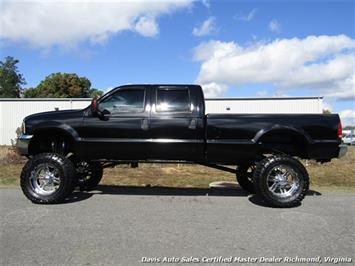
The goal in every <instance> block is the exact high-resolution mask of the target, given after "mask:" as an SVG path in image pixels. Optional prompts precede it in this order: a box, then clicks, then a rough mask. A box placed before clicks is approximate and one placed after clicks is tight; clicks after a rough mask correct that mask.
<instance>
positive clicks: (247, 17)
mask: <svg viewBox="0 0 355 266" xmlns="http://www.w3.org/2000/svg"><path fill="white" fill-rule="evenodd" d="M256 11H257V9H256V8H254V9H252V10H251V11H250V12H249V13H248V14H246V15H245V14H244V15H243V14H238V15H235V16H234V18H235V19H237V20H241V21H246V22H249V21H252V20H253V19H254V17H255V15H256Z"/></svg>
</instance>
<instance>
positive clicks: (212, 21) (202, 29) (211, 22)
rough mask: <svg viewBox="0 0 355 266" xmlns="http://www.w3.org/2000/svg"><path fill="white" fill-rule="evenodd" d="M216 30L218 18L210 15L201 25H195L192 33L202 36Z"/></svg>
mask: <svg viewBox="0 0 355 266" xmlns="http://www.w3.org/2000/svg"><path fill="white" fill-rule="evenodd" d="M216 31H217V28H216V18H215V17H209V18H208V19H206V20H205V21H204V22H203V23H202V24H201V25H200V26H198V27H194V28H193V30H192V34H193V35H195V36H198V37H201V36H206V35H209V34H211V33H213V32H216Z"/></svg>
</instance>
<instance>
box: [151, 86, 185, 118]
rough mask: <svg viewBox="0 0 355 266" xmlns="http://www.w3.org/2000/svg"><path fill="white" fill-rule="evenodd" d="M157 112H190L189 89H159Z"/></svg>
mask: <svg viewBox="0 0 355 266" xmlns="http://www.w3.org/2000/svg"><path fill="white" fill-rule="evenodd" d="M156 103H157V104H156V111H157V112H190V111H191V104H190V94H189V90H188V89H170V88H169V89H160V88H158V89H157V100H156Z"/></svg>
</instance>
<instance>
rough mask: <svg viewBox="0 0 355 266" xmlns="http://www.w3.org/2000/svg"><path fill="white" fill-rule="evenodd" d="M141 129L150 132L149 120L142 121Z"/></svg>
mask: <svg viewBox="0 0 355 266" xmlns="http://www.w3.org/2000/svg"><path fill="white" fill-rule="evenodd" d="M141 128H142V129H143V130H148V129H149V123H148V119H143V120H142V124H141Z"/></svg>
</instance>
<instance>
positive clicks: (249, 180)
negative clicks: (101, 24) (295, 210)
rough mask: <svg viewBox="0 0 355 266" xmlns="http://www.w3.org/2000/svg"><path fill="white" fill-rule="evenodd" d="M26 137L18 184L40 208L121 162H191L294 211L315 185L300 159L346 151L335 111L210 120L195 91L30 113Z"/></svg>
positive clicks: (166, 90)
mask: <svg viewBox="0 0 355 266" xmlns="http://www.w3.org/2000/svg"><path fill="white" fill-rule="evenodd" d="M22 131H23V132H22V135H21V136H20V137H19V138H18V142H17V148H18V152H19V153H20V154H22V155H25V156H27V157H28V158H29V161H28V162H27V163H26V165H25V166H24V168H23V170H22V173H21V187H22V190H23V192H24V194H25V195H26V197H27V198H28V199H30V200H31V201H33V202H35V203H56V202H59V201H62V200H64V199H65V198H66V197H67V196H68V195H69V194H70V193H71V192H72V191H73V190H74V189H75V188H76V187H80V188H81V189H92V188H93V187H95V186H96V185H97V184H98V183H99V182H100V180H101V177H102V174H103V168H105V167H108V166H112V165H115V164H120V163H132V164H135V165H136V164H137V163H140V162H145V163H149V162H179V163H183V162H186V163H197V164H202V165H206V166H209V167H215V168H217V169H221V170H225V171H229V172H233V173H235V174H236V177H237V181H238V182H239V184H240V186H241V187H242V188H244V189H245V190H246V191H248V192H249V193H256V194H257V195H258V196H260V197H261V198H262V199H263V200H264V201H266V202H267V203H268V204H270V205H272V206H278V207H291V206H295V205H298V204H300V202H301V201H302V199H303V198H304V197H305V195H306V193H307V191H308V186H309V177H308V174H307V171H306V169H305V167H304V166H303V165H302V164H301V162H300V161H298V160H297V159H295V157H297V158H304V159H315V160H317V161H319V162H328V161H330V160H331V159H332V158H336V157H340V156H342V155H344V154H345V152H346V147H345V146H342V145H340V144H341V135H342V127H341V123H340V120H339V116H338V115H336V114H331V115H328V114H327V115H325V114H324V115H322V114H205V101H204V96H203V92H202V89H201V87H200V86H198V85H128V86H121V87H118V88H115V89H113V90H112V91H110V92H109V93H107V94H105V95H104V96H102V97H101V98H99V99H93V101H92V103H91V105H90V106H88V107H87V108H85V109H83V110H69V111H53V112H46V113H39V114H33V115H30V116H27V117H26V118H25V119H24V121H23V125H22ZM231 166H236V167H237V168H235V167H234V168H231Z"/></svg>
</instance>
